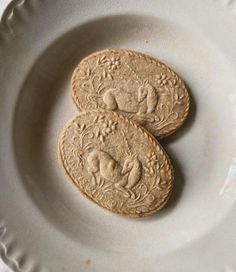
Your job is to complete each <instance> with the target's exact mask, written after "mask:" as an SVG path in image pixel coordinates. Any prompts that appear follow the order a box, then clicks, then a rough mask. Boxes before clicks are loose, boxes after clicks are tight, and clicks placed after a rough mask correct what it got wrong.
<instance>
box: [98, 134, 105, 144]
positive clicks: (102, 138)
mask: <svg viewBox="0 0 236 272" xmlns="http://www.w3.org/2000/svg"><path fill="white" fill-rule="evenodd" d="M99 139H100V140H101V141H102V142H103V143H104V136H103V135H100V137H99Z"/></svg>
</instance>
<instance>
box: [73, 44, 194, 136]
mask: <svg viewBox="0 0 236 272" xmlns="http://www.w3.org/2000/svg"><path fill="white" fill-rule="evenodd" d="M72 98H73V100H74V102H75V104H76V106H77V107H78V109H79V110H80V111H82V110H90V109H97V108H100V109H107V110H113V111H116V112H118V113H120V114H122V115H124V116H126V117H129V118H130V119H132V120H134V121H136V122H138V124H139V125H141V126H143V127H145V128H146V129H147V130H148V131H149V132H151V133H152V134H153V135H155V136H156V137H157V138H159V139H160V138H163V137H165V136H168V135H170V134H172V133H173V132H174V131H176V130H177V129H178V128H179V127H180V126H181V124H182V123H183V122H184V120H185V119H186V117H187V114H188V111H189V96H188V92H187V90H186V88H185V86H184V83H183V81H182V80H181V79H180V77H179V76H178V75H177V74H176V73H175V72H174V71H173V70H171V69H170V68H169V67H168V66H166V65H165V64H163V63H161V62H159V61H158V60H156V59H154V58H151V57H149V56H147V55H144V54H142V53H138V52H133V51H128V50H109V49H107V50H104V51H99V52H96V53H94V54H91V55H89V56H88V57H86V58H85V59H83V60H82V61H81V62H80V63H79V65H78V66H77V68H76V69H75V71H74V73H73V76H72Z"/></svg>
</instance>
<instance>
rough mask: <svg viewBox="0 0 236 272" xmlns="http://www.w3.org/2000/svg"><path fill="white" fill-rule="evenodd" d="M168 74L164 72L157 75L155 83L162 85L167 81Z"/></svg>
mask: <svg viewBox="0 0 236 272" xmlns="http://www.w3.org/2000/svg"><path fill="white" fill-rule="evenodd" d="M168 79H169V78H168V76H167V75H166V74H164V73H161V74H159V75H157V83H158V84H159V85H160V86H161V87H163V86H165V85H166V84H167V83H168Z"/></svg>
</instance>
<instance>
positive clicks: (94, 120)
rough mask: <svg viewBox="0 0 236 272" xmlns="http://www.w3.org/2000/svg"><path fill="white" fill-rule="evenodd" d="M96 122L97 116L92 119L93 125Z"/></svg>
mask: <svg viewBox="0 0 236 272" xmlns="http://www.w3.org/2000/svg"><path fill="white" fill-rule="evenodd" d="M97 120H98V116H97V115H96V116H95V117H94V119H93V123H96V122H97Z"/></svg>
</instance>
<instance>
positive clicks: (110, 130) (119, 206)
mask: <svg viewBox="0 0 236 272" xmlns="http://www.w3.org/2000/svg"><path fill="white" fill-rule="evenodd" d="M58 153H59V158H60V160H61V163H62V165H63V167H64V169H65V170H66V172H67V174H68V175H69V177H70V178H71V179H72V181H73V183H74V184H75V185H76V186H77V187H78V188H79V190H80V191H81V192H82V193H83V194H84V195H86V196H87V197H88V198H90V199H91V200H92V201H94V202H95V203H97V204H98V205H99V206H102V207H104V208H106V209H108V210H111V211H113V212H115V213H119V214H122V215H127V216H131V217H141V216H145V215H148V214H152V213H154V212H156V211H158V210H160V209H161V208H162V207H163V206H164V205H165V203H166V202H167V200H168V198H169V196H170V193H171V190H172V186H173V170H172V166H171V163H170V160H169V158H168V156H167V154H166V153H165V151H164V150H163V149H162V147H161V146H160V145H159V144H158V142H157V141H156V140H155V138H154V137H153V136H151V135H150V134H149V133H148V132H147V131H146V130H144V129H143V128H141V127H139V126H137V125H136V124H135V123H133V122H132V121H130V120H129V119H128V118H126V117H123V116H121V115H119V114H117V113H116V112H112V111H97V110H93V111H88V112H82V113H80V114H79V115H78V116H77V117H75V118H74V119H73V120H72V121H70V122H69V123H68V124H67V125H66V127H65V128H64V130H63V132H62V133H61V135H60V139H59V148H58Z"/></svg>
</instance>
